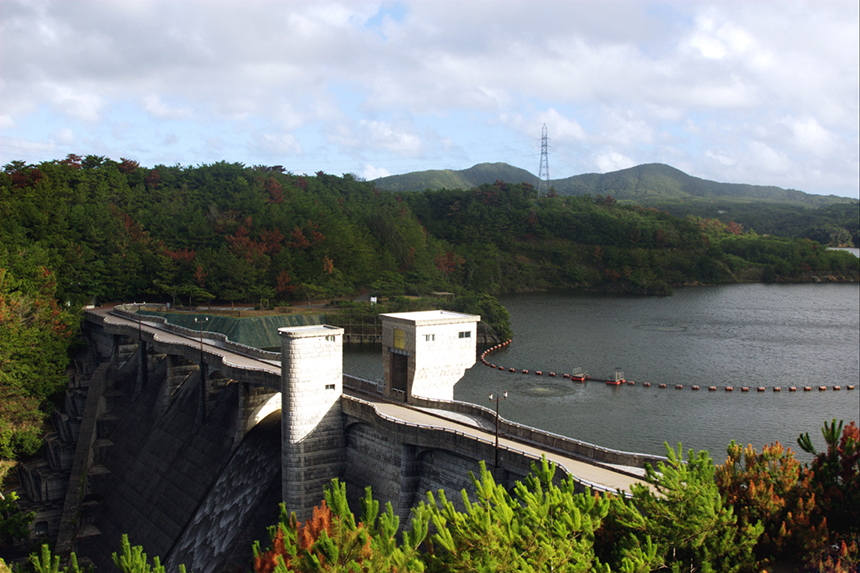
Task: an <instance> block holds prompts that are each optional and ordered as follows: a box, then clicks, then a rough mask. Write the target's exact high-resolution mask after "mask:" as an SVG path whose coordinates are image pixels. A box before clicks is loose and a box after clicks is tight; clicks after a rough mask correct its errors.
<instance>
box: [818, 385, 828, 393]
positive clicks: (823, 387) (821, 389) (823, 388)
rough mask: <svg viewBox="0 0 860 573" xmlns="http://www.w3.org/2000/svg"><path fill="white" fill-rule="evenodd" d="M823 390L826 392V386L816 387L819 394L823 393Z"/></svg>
mask: <svg viewBox="0 0 860 573" xmlns="http://www.w3.org/2000/svg"><path fill="white" fill-rule="evenodd" d="M825 390H827V386H819V387H818V391H819V392H824V391H825Z"/></svg>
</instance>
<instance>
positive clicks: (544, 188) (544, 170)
mask: <svg viewBox="0 0 860 573" xmlns="http://www.w3.org/2000/svg"><path fill="white" fill-rule="evenodd" d="M547 140H548V138H547V136H546V124H543V129H542V130H541V137H540V170H539V171H538V179H539V180H540V181H539V183H538V194H537V196H538V197H540V196H541V192H543V195H544V196H546V195H547V194H548V193H549V153H547Z"/></svg>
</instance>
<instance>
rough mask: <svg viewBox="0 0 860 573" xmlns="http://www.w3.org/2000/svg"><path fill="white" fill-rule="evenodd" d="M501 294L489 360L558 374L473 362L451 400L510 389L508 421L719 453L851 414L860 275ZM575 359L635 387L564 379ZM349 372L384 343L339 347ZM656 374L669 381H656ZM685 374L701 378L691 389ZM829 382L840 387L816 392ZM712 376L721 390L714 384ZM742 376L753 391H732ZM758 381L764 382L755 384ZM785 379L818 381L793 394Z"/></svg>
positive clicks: (366, 363)
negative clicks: (632, 290) (618, 291)
mask: <svg viewBox="0 0 860 573" xmlns="http://www.w3.org/2000/svg"><path fill="white" fill-rule="evenodd" d="M500 300H501V302H502V303H503V304H504V305H505V307H506V308H507V309H508V311H509V312H510V314H511V322H512V326H513V329H514V333H515V337H514V342H513V344H512V345H511V346H510V347H508V348H507V349H505V350H503V351H500V352H498V353H495V354H494V355H493V356H492V360H491V361H492V362H495V363H496V364H499V365H503V366H505V367H514V368H516V369H517V370H518V371H519V370H522V369H528V370H530V371H534V370H542V371H543V372H544V373H547V372H550V371H554V372H556V373H557V374H558V376H557V377H555V378H550V377H548V376H546V374H545V375H544V376H540V377H538V376H535V375H533V374H529V375H525V374H521V373H519V372H518V373H516V374H512V373H509V372H506V371H499V370H493V369H491V368H487V367H485V366H482V365H481V364H480V363H478V364H476V365H475V366H474V367H472V368H471V369H469V370H468V371H467V372H466V375H465V376H464V378H463V379H462V380H461V381H460V382H459V383H458V384H457V386H456V387H455V390H454V397H455V399H457V400H463V401H468V402H474V403H478V404H485V405H488V406H489V405H490V403H489V401H488V399H487V395H488V394H489V393H490V392H498V391H502V390H507V391H508V392H509V397H508V399H507V400H506V401H504V402H502V404H501V411H502V416H504V417H506V418H508V419H511V420H514V421H517V422H520V423H524V424H529V425H532V426H536V427H539V428H542V429H545V430H548V431H552V432H556V433H559V434H563V435H566V436H571V437H574V438H577V439H581V440H584V441H587V442H591V443H595V444H599V445H602V446H606V447H610V448H616V449H621V450H628V451H640V452H646V453H652V454H663V453H665V449H664V446H663V442H669V444H677V443H678V442H679V441H681V442H682V443H683V445H684V448H685V449H687V448H694V449H707V450H709V451H710V452H711V454H712V456H713V457H714V458H716V459H718V460H719V461H722V459H723V458H724V457H725V447H726V445H727V444H728V443H729V442H730V441H731V440H733V439H734V440H736V441H739V442H743V443H752V444H754V445H756V446H757V447H760V446H761V445H763V444H766V443H771V442H774V441H780V442H781V443H783V444H787V445H791V446H793V447H794V446H795V440H796V438H797V436H798V435H799V434H800V433H802V432H809V433H810V435H811V436H812V437H813V440H816V443H818V444H821V439H820V433H819V428H820V427H821V424H822V422H823V421H824V420H830V419H832V418H837V419H844V420H846V422H847V421H849V420H860V416H859V415H858V414H860V390H857V389H855V390H854V391H847V390H846V389H845V386H846V385H847V384H855V385H857V384H858V378H860V285H857V284H805V285H762V284H754V285H728V286H715V287H696V288H686V289H677V290H676V292H675V294H674V295H673V296H670V297H629V296H614V295H595V294H583V293H574V292H551V293H535V294H525V295H512V296H505V297H501V299H500ZM577 367H580V368H583V369H585V370H586V371H588V372H589V373H590V374H592V375H593V376H598V377H611V376H612V375H613V374H614V371H615V369H616V368H621V369H622V370H623V371H624V373H625V376H626V378H627V379H632V380H634V381H636V385H635V386H626V385H625V386H607V385H606V384H603V383H597V382H588V383H585V384H578V383H573V382H570V381H569V380H567V379H565V378H563V377H562V374H563V373H570V372H572V371H573V370H574V369H575V368H577ZM344 372H346V373H350V374H355V375H358V376H362V377H365V378H369V379H374V380H375V379H377V378H380V377H381V376H382V366H381V358H380V355H379V347H378V346H377V347H374V349H373V350H370V351H368V350H367V349H365V350H357V349H356V348H355V347H352V348H346V349H345V354H344ZM643 382H650V383H651V387H650V388H645V387H644V386H643V385H642V383H643ZM660 383H665V384H667V386H668V387H667V388H666V389H659V388H658V387H657V386H658V384H660ZM676 384H683V385H684V389H683V390H675V389H674V386H675V385H676ZM694 384H695V385H698V386H700V387H701V389H700V390H699V391H692V390H691V389H690V386H691V385H694ZM834 384H838V385H841V386H842V388H843V389H842V390H841V391H840V392H834V391H832V390H828V391H826V392H819V391H818V390H817V386H819V385H827V386H833V385H834ZM711 385H713V386H718V387H720V390H718V391H717V392H709V391H708V390H707V387H708V386H711ZM724 386H734V387H735V391H734V392H732V393H726V392H725V391H723V390H722V387H724ZM741 386H749V387H751V388H752V391H751V392H749V393H741V392H740V391H739V387H741ZM759 386H763V387H765V388H766V389H767V391H766V392H764V393H758V392H756V391H755V388H756V387H759ZM774 386H779V387H781V388H782V391H781V392H778V393H775V392H773V391H772V388H773V387H774ZM789 386H798V387H802V386H813V387H814V388H815V389H814V390H813V391H812V392H802V391H801V390H800V388H799V389H798V392H796V393H794V392H788V387H789ZM794 449H796V447H795V448H794Z"/></svg>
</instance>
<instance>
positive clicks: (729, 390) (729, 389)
mask: <svg viewBox="0 0 860 573" xmlns="http://www.w3.org/2000/svg"><path fill="white" fill-rule="evenodd" d="M732 390H734V388H732V387H731V386H726V392H731V391H732Z"/></svg>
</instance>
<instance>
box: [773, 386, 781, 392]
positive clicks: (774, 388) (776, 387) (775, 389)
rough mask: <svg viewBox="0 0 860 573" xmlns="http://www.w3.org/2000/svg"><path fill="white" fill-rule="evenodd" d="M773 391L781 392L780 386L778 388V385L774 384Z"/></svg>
mask: <svg viewBox="0 0 860 573" xmlns="http://www.w3.org/2000/svg"><path fill="white" fill-rule="evenodd" d="M773 391H774V392H782V388H780V387H779V386H774V387H773Z"/></svg>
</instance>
